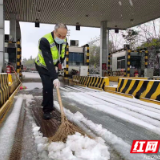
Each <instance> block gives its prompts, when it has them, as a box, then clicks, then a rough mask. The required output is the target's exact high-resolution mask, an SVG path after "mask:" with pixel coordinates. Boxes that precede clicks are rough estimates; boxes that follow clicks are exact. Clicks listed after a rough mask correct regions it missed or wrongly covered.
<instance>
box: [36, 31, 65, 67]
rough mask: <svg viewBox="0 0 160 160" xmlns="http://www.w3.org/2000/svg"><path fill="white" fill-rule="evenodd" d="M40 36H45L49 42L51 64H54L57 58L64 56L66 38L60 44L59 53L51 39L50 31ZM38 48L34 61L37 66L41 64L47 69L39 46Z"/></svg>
mask: <svg viewBox="0 0 160 160" xmlns="http://www.w3.org/2000/svg"><path fill="white" fill-rule="evenodd" d="M42 38H46V39H47V40H48V42H49V44H50V50H51V54H52V59H53V64H54V65H55V64H56V63H57V62H58V60H59V59H60V57H61V58H64V56H65V48H66V45H67V40H66V39H65V40H64V43H63V44H62V50H61V54H59V51H58V49H57V47H56V44H55V42H54V39H53V37H52V34H51V33H48V34H46V35H45V36H43V37H42ZM40 40H41V39H40ZM40 40H39V42H40ZM38 50H39V51H38V56H37V57H36V59H35V63H36V64H37V65H38V66H41V67H44V68H46V69H47V66H46V63H45V61H44V58H43V55H42V51H41V50H40V48H39V47H38Z"/></svg>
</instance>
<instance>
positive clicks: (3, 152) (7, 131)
mask: <svg viewBox="0 0 160 160" xmlns="http://www.w3.org/2000/svg"><path fill="white" fill-rule="evenodd" d="M22 102H23V98H22V97H18V98H17V100H16V102H15V105H14V107H13V110H12V112H11V113H10V115H9V116H8V117H7V119H6V121H5V122H4V124H3V125H2V127H1V128H0V159H1V160H8V159H9V155H10V152H11V150H12V145H13V143H14V135H15V132H16V129H17V124H18V120H19V115H20V111H21V106H22Z"/></svg>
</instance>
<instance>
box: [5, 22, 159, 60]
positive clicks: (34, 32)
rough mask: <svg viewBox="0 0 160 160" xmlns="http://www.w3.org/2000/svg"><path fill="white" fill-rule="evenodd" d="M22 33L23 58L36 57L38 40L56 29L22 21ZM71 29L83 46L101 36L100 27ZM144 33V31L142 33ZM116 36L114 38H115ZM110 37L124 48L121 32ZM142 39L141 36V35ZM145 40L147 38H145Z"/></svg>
mask: <svg viewBox="0 0 160 160" xmlns="http://www.w3.org/2000/svg"><path fill="white" fill-rule="evenodd" d="M154 22H155V26H156V28H155V29H156V33H157V36H156V37H159V36H160V19H157V20H155V21H154ZM9 25H10V24H9V21H5V34H9ZM20 26H21V33H22V58H30V56H32V57H33V58H35V57H36V56H37V54H38V40H39V39H40V38H41V37H42V36H44V35H45V34H47V33H50V32H52V31H53V30H54V25H50V24H40V28H35V26H34V23H28V22H20ZM146 26H147V28H148V29H149V30H150V33H154V27H153V21H151V22H148V23H146V24H145V26H142V27H146ZM68 29H69V30H70V37H69V39H70V40H79V46H82V45H84V44H86V43H87V42H89V41H90V40H91V39H94V38H96V37H99V35H100V29H99V28H89V27H81V30H80V31H76V30H75V26H68ZM135 29H136V27H135ZM142 34H144V33H142ZM113 38H114V39H113ZM110 39H111V40H112V41H113V43H114V45H115V46H117V47H116V48H122V47H123V45H124V44H125V43H126V42H125V41H124V39H123V38H122V35H121V33H119V34H115V33H114V31H110ZM139 39H141V37H139ZM144 40H145V39H144ZM142 41H143V39H142Z"/></svg>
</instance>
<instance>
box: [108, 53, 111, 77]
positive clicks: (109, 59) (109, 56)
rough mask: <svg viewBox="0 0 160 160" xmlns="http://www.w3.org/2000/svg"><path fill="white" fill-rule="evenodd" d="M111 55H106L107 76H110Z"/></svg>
mask: <svg viewBox="0 0 160 160" xmlns="http://www.w3.org/2000/svg"><path fill="white" fill-rule="evenodd" d="M110 66H111V53H109V54H108V76H110V75H111V67H110Z"/></svg>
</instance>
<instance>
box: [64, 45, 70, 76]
mask: <svg viewBox="0 0 160 160" xmlns="http://www.w3.org/2000/svg"><path fill="white" fill-rule="evenodd" d="M68 68H69V45H68V43H67V49H66V68H65V73H64V78H65V79H68V74H69V70H68Z"/></svg>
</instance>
